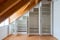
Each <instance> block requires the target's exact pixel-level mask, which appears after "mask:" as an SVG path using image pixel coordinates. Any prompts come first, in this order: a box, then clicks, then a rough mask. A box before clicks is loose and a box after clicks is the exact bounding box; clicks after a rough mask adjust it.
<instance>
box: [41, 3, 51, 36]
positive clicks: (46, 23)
mask: <svg viewBox="0 0 60 40" xmlns="http://www.w3.org/2000/svg"><path fill="white" fill-rule="evenodd" d="M50 10H51V2H49V3H46V4H44V3H43V2H42V7H41V34H42V35H51V11H50Z"/></svg>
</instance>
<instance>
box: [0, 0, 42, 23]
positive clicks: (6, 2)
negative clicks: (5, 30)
mask: <svg viewBox="0 0 60 40" xmlns="http://www.w3.org/2000/svg"><path fill="white" fill-rule="evenodd" d="M37 1H38V2H40V1H41V0H0V22H2V21H3V20H5V19H6V18H8V17H10V16H11V15H12V14H13V13H15V12H16V11H17V10H21V9H23V7H24V6H26V5H27V4H28V3H30V4H29V5H28V6H27V7H25V8H24V11H25V10H29V9H31V8H32V7H33V6H34V5H36V4H37ZM34 2H35V3H34ZM22 11H23V10H22Z"/></svg>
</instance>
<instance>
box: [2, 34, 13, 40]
mask: <svg viewBox="0 0 60 40" xmlns="http://www.w3.org/2000/svg"><path fill="white" fill-rule="evenodd" d="M12 35H13V34H10V35H7V36H6V37H5V38H3V39H2V40H5V39H6V38H7V37H10V36H12Z"/></svg>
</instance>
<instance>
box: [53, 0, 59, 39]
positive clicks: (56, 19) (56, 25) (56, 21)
mask: <svg viewBox="0 0 60 40" xmlns="http://www.w3.org/2000/svg"><path fill="white" fill-rule="evenodd" d="M53 17H54V20H53V21H54V24H53V25H54V36H55V37H57V38H58V40H60V0H55V1H54V16H53Z"/></svg>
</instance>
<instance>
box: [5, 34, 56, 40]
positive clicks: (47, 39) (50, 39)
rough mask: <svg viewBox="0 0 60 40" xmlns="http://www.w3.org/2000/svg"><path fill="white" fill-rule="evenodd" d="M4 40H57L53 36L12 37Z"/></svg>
mask: <svg viewBox="0 0 60 40" xmlns="http://www.w3.org/2000/svg"><path fill="white" fill-rule="evenodd" d="M4 40H56V39H55V38H54V37H52V36H28V35H11V36H9V37H7V38H5V39H4Z"/></svg>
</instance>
